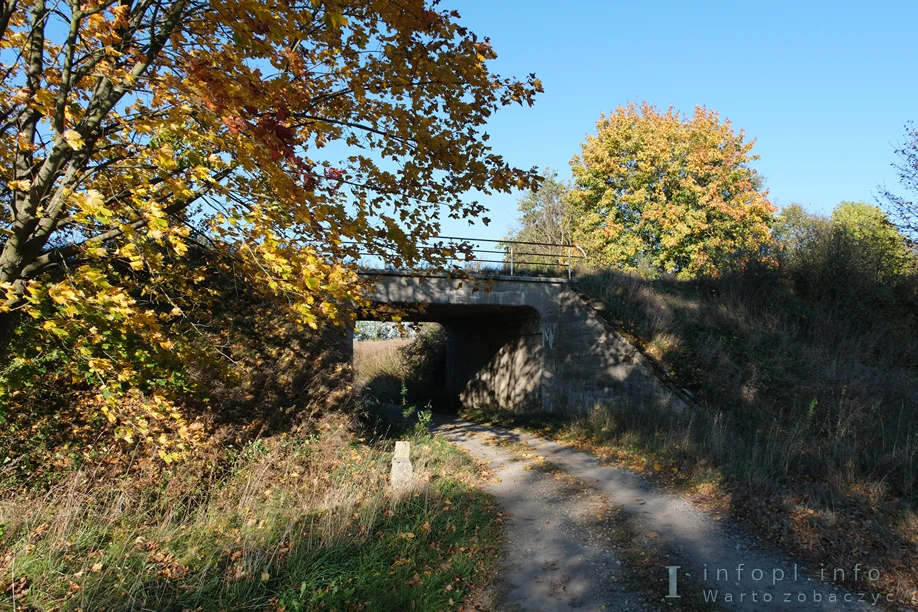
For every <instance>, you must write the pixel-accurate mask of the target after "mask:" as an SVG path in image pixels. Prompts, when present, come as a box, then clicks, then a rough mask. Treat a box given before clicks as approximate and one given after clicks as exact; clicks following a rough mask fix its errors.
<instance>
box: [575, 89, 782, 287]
mask: <svg viewBox="0 0 918 612" xmlns="http://www.w3.org/2000/svg"><path fill="white" fill-rule="evenodd" d="M596 127H597V133H596V135H595V136H588V137H587V140H586V142H584V143H583V152H582V153H581V155H579V156H576V157H574V159H573V160H572V161H571V166H572V168H573V171H574V178H575V182H576V185H575V189H574V190H573V192H572V194H571V202H572V204H573V210H574V217H573V219H574V228H573V232H574V235H575V239H576V240H577V242H578V244H580V245H581V246H583V247H584V248H586V250H587V252H588V254H589V255H590V256H591V257H592V258H594V259H595V260H597V261H599V262H601V263H605V264H611V265H615V266H618V267H621V268H623V269H625V270H642V269H643V270H646V269H649V270H651V271H654V272H658V273H675V274H678V275H679V276H680V277H683V278H689V277H693V276H696V275H700V274H711V275H717V274H719V273H721V272H723V271H726V270H730V269H738V268H742V267H743V266H744V265H746V264H748V263H749V262H750V261H753V260H757V259H761V258H762V257H763V256H764V254H763V246H764V245H766V244H768V243H769V242H770V240H771V238H770V234H769V224H770V222H771V218H772V212H773V211H774V210H775V209H774V207H773V206H772V205H771V203H770V202H769V201H768V193H767V191H765V190H763V189H762V179H761V177H760V176H759V175H758V173H757V172H756V170H755V169H753V168H752V166H751V164H752V162H753V161H755V160H756V159H758V156H757V155H753V154H752V152H751V151H752V147H753V144H754V141H752V142H745V136H744V133H743V132H742V131H740V132H739V133H738V134H736V133H734V131H733V127H732V126H731V124H730V122H729V121H721V119H720V117H719V115H718V114H717V113H715V112H713V111H708V110H707V109H705V108H703V107H698V108H696V109H695V111H694V113H693V115H692V116H691V117H690V118H689V117H685V116H684V115H681V114H680V113H678V112H677V111H676V110H674V109H673V108H669V109H668V110H666V111H665V112H661V111H660V110H658V109H657V108H656V107H654V106H651V105H650V104H647V103H643V104H642V105H640V106H638V105H637V104H634V103H630V104H628V106H626V107H619V108H618V109H616V111H615V112H614V113H612V114H611V115H609V116H608V117H606V116H602V117H601V118H600V120H599V121H598V122H597V124H596Z"/></svg>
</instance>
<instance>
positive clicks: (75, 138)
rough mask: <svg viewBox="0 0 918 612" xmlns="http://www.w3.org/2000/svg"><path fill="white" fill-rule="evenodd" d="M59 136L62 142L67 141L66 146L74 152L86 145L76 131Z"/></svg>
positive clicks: (69, 131)
mask: <svg viewBox="0 0 918 612" xmlns="http://www.w3.org/2000/svg"><path fill="white" fill-rule="evenodd" d="M61 136H63V137H64V140H65V141H67V144H68V145H70V148H71V149H73V150H74V151H79V150H80V149H82V148H83V147H84V146H86V143H85V142H83V137H82V136H81V135H80V133H79V132H77V131H76V130H67V131H66V132H64V133H63V134H61Z"/></svg>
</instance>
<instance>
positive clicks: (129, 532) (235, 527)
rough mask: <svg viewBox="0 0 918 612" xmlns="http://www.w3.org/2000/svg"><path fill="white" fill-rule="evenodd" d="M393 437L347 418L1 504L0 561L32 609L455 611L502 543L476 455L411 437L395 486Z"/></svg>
mask: <svg viewBox="0 0 918 612" xmlns="http://www.w3.org/2000/svg"><path fill="white" fill-rule="evenodd" d="M391 445H392V441H391V440H388V439H376V440H373V441H371V442H368V441H365V440H361V439H360V438H357V437H356V434H353V433H351V432H350V431H349V430H348V429H347V427H345V426H344V424H342V423H340V422H339V423H334V422H330V423H328V424H327V427H326V431H324V432H323V433H322V434H321V435H319V436H312V437H310V438H306V439H298V438H296V437H293V436H277V437H275V438H269V439H264V440H260V441H258V442H256V443H253V444H251V445H249V446H247V447H246V448H244V449H243V450H242V451H241V452H239V453H237V454H236V456H235V457H234V458H232V460H228V461H226V462H225V463H223V464H221V465H214V464H212V465H210V466H206V465H203V464H199V465H185V466H180V467H178V468H175V469H173V470H172V472H171V473H167V474H163V475H161V476H149V477H147V475H145V474H133V475H131V476H129V477H125V478H123V479H121V480H119V481H117V482H89V481H88V479H91V476H90V475H89V474H85V473H76V474H72V475H70V476H69V477H68V478H66V479H64V481H63V482H62V483H61V484H60V485H58V486H56V487H55V488H54V489H52V490H51V491H49V492H48V493H47V494H45V495H44V496H42V497H35V496H34V495H33V496H31V497H27V496H25V494H23V495H22V496H19V497H16V496H9V497H7V498H6V499H4V500H3V501H2V502H0V524H3V525H4V529H3V531H4V532H3V533H2V535H0V572H2V580H3V583H4V584H6V585H10V584H16V585H17V586H16V588H15V590H13V591H11V590H10V589H7V590H6V591H5V592H4V593H2V594H0V608H3V609H7V608H12V607H13V601H14V599H13V595H15V605H16V607H17V609H19V610H49V609H59V610H77V609H82V610H138V609H155V610H224V609H232V610H281V609H283V610H345V609H355V610H358V609H359V610H394V609H399V610H402V609H404V610H411V609H418V610H430V609H437V610H445V609H455V608H458V607H459V605H460V604H461V603H462V602H463V601H464V599H465V598H466V596H467V595H468V594H469V593H470V592H471V591H473V590H474V589H476V588H477V587H478V586H479V585H481V584H482V583H483V582H484V581H485V580H486V579H487V574H488V571H489V569H490V568H491V567H492V565H493V563H494V562H495V559H496V557H497V552H498V548H499V537H500V530H499V526H498V525H497V524H496V523H495V522H493V520H492V519H493V516H494V514H493V506H492V501H491V499H490V498H489V497H488V496H487V495H486V494H484V493H483V492H481V491H480V490H479V489H478V488H477V487H476V484H475V483H476V475H475V468H474V463H473V462H472V461H471V460H470V459H469V458H468V456H467V455H465V454H464V453H462V452H460V451H458V450H457V449H455V448H454V447H452V446H451V445H449V444H448V443H447V442H445V441H443V440H439V439H434V438H431V437H429V436H419V437H416V438H414V441H413V444H412V462H413V463H414V465H415V471H416V473H417V474H418V475H419V481H418V483H417V486H416V487H415V488H414V489H413V490H412V491H410V492H408V493H406V494H404V495H401V496H399V497H397V498H394V497H392V496H391V495H390V494H389V492H388V489H387V484H386V476H387V471H388V466H389V463H390V459H391Z"/></svg>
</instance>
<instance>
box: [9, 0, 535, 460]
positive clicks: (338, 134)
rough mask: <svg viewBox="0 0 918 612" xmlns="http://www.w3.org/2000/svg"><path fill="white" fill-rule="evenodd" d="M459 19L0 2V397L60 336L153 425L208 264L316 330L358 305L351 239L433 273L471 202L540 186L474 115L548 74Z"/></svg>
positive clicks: (120, 411) (202, 4) (115, 401)
mask: <svg viewBox="0 0 918 612" xmlns="http://www.w3.org/2000/svg"><path fill="white" fill-rule="evenodd" d="M458 18H459V15H458V14H457V13H455V12H448V11H444V10H441V9H439V8H438V7H437V3H436V2H432V3H431V2H427V0H406V1H405V2H390V1H389V0H357V1H351V0H349V1H343V0H311V1H304V2H298V1H296V0H292V1H291V0H267V1H264V0H205V1H197V0H63V1H62V2H54V3H49V2H47V0H31V1H30V2H23V1H22V0H0V41H2V42H0V60H2V75H0V158H2V164H0V172H2V173H3V176H2V179H3V180H2V181H0V199H2V202H3V205H4V210H3V216H2V217H0V232H2V233H0V297H2V302H0V354H3V355H5V356H6V358H5V359H4V368H3V369H2V370H0V388H2V389H3V390H2V391H0V395H3V398H0V402H2V401H6V405H7V406H10V405H12V403H11V402H13V403H14V400H15V397H14V396H15V393H16V391H15V387H16V384H14V383H16V382H17V381H19V382H21V379H22V376H20V374H22V373H23V372H26V371H27V370H28V369H29V367H30V366H34V365H35V364H36V363H37V362H38V361H40V360H41V358H42V355H48V354H49V351H51V350H52V349H53V350H54V351H57V353H56V354H57V355H58V356H60V355H63V356H64V358H63V361H64V362H68V363H70V365H69V366H68V367H70V368H72V370H73V371H72V374H73V375H74V376H79V377H86V378H87V379H91V380H92V381H94V384H96V385H97V387H98V388H99V389H101V396H104V397H105V398H107V399H106V402H105V405H106V406H107V408H105V410H106V415H107V416H108V417H109V420H110V421H112V423H120V424H121V425H120V427H122V428H121V429H120V431H121V432H122V436H123V437H125V438H126V439H130V437H131V436H133V435H137V434H141V435H146V436H147V437H148V438H149V437H150V432H151V431H152V430H151V427H152V425H150V423H152V422H153V421H156V420H162V419H167V420H168V419H172V420H180V415H179V414H178V413H177V411H176V410H175V408H174V406H173V405H172V403H171V400H170V399H169V397H168V393H167V392H165V391H163V390H162V389H163V387H164V384H165V383H164V381H165V380H166V379H167V378H168V376H166V374H168V372H164V371H163V369H162V368H163V367H164V366H162V365H161V364H171V365H169V366H168V367H170V368H174V366H175V364H176V363H181V362H183V361H187V360H189V359H194V358H195V357H194V355H195V350H193V349H194V347H193V346H192V344H193V343H192V342H190V341H189V338H191V337H193V336H194V333H195V316H196V314H195V313H196V311H197V310H200V309H202V308H206V302H207V299H208V296H209V295H210V294H212V293H213V291H214V288H213V286H212V284H208V283H206V282H205V281H206V280H207V278H208V277H209V276H211V275H213V274H214V273H216V272H217V268H218V267H221V266H222V267H223V268H224V269H230V268H231V269H232V272H233V274H234V276H235V277H236V278H237V279H239V281H238V282H244V283H246V285H247V290H250V291H256V292H258V293H260V294H262V295H264V296H267V297H269V298H270V299H272V300H273V304H275V305H276V308H277V310H276V311H275V312H273V313H272V316H277V317H283V316H286V317H291V318H294V319H296V320H297V321H299V322H301V323H302V324H304V325H308V326H313V327H315V326H316V325H318V324H319V322H321V321H322V320H328V319H331V320H346V319H348V317H349V316H350V312H351V306H352V305H353V304H354V303H355V302H356V303H359V301H360V299H361V297H360V296H361V293H360V289H359V282H358V279H357V276H356V274H355V270H356V268H355V263H354V262H355V261H356V260H357V259H358V258H359V256H360V254H362V253H370V254H375V255H378V256H380V257H382V259H383V260H384V261H385V262H386V263H391V264H395V265H399V266H413V265H416V264H418V263H420V262H422V261H424V262H428V263H432V264H433V265H443V264H444V262H445V261H446V256H447V255H449V253H448V252H447V251H446V249H445V248H444V247H443V246H442V245H440V246H434V247H421V246H418V245H419V244H423V243H425V242H427V241H428V239H429V238H431V237H432V236H435V235H436V234H437V233H438V231H439V228H440V221H441V218H442V216H443V215H448V216H449V217H452V218H470V219H471V218H474V217H477V216H480V214H481V213H482V211H483V208H482V206H481V205H480V204H478V203H477V202H473V201H467V200H466V199H464V198H463V194H464V193H466V192H468V191H470V190H480V191H482V192H485V193H489V192H491V191H495V190H496V191H507V190H509V189H510V188H512V187H523V188H528V187H531V186H532V185H534V184H535V181H536V180H537V179H536V175H535V172H534V171H533V170H521V169H517V168H514V167H511V166H510V165H508V164H507V163H506V162H505V160H504V159H503V158H502V157H501V156H499V155H497V154H495V153H494V152H493V151H492V150H491V149H490V147H489V146H488V145H487V144H486V141H487V135H486V134H485V133H484V132H483V129H482V128H483V126H484V124H485V122H486V120H487V119H488V117H489V116H490V115H491V114H492V113H493V112H494V111H495V110H497V109H498V108H500V107H501V106H504V105H509V104H513V103H520V104H524V103H525V104H532V101H533V96H534V95H535V94H536V93H537V92H538V91H540V90H541V84H540V83H539V81H538V80H537V79H536V78H535V77H534V75H530V76H529V77H528V78H526V79H523V80H518V79H513V78H501V77H499V76H498V75H495V74H493V73H492V72H491V71H490V70H489V68H488V62H489V60H492V59H494V58H495V57H496V55H495V53H494V51H493V50H492V48H491V46H490V45H489V42H488V41H487V39H480V38H478V37H477V36H476V35H475V34H474V33H472V32H470V31H468V30H467V29H466V28H464V27H463V26H461V25H460V24H459V22H458ZM484 221H485V222H487V220H486V219H484ZM189 249H191V251H189ZM200 252H206V253H209V255H208V256H207V257H201V256H198V255H195V254H196V253H200ZM17 338H19V341H17ZM26 340H27V341H26ZM24 343H25V344H26V345H27V346H23V344H24ZM68 356H69V357H68ZM59 363H60V361H59ZM17 372H18V373H19V374H17ZM125 390H130V392H131V393H134V394H135V395H136V394H137V393H138V390H140V392H139V393H140V395H141V396H142V397H141V398H140V400H139V403H140V404H141V405H142V406H144V408H143V410H145V411H146V413H142V414H141V413H137V414H135V413H127V412H125V410H126V409H125V408H124V406H125V405H127V403H126V402H123V401H120V399H119V398H122V397H123V396H124V393H126V392H128V391H125ZM11 398H12V399H11ZM133 403H137V402H132V404H133ZM138 414H139V416H138ZM0 416H2V414H0ZM179 429H180V430H181V431H182V432H183V433H182V436H184V435H185V433H187V431H188V430H189V428H187V427H185V425H184V424H182V425H180V427H179ZM189 435H190V434H189ZM162 443H163V444H164V445H167V441H166V440H165V439H164V440H163V442H162ZM171 452H172V451H170V450H166V451H165V452H164V453H163V452H161V454H164V455H165V456H171V454H170V453H171Z"/></svg>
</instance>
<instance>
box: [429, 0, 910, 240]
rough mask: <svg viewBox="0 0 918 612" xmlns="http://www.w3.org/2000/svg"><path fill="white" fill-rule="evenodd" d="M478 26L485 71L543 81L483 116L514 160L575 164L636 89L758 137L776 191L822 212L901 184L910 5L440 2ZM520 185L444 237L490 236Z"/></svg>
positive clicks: (504, 224) (561, 166) (497, 144)
mask: <svg viewBox="0 0 918 612" xmlns="http://www.w3.org/2000/svg"><path fill="white" fill-rule="evenodd" d="M441 6H442V8H447V9H452V8H455V9H457V10H458V11H459V12H460V14H461V15H462V23H464V24H465V25H467V26H468V27H470V28H471V29H472V30H473V31H474V32H476V33H477V34H478V35H479V36H487V37H489V38H490V39H491V43H492V45H493V47H494V49H495V51H496V52H497V54H498V56H499V57H498V59H497V60H496V61H495V62H494V63H493V69H494V70H495V71H497V72H498V73H500V74H502V75H504V76H509V75H514V76H521V77H522V76H525V75H526V74H528V73H530V72H534V73H536V75H537V76H538V77H539V78H540V79H541V80H542V82H543V85H544V87H545V93H544V94H542V95H541V96H539V97H537V100H536V103H535V105H534V106H533V107H532V108H528V107H524V108H520V107H510V108H506V109H504V110H502V111H501V112H499V113H497V114H496V115H494V116H493V118H492V121H491V123H490V124H489V126H488V129H487V131H488V133H489V134H490V135H491V141H490V143H491V144H492V145H493V146H494V149H495V151H497V152H498V153H501V154H503V155H504V156H505V157H506V158H507V160H508V161H509V162H511V163H512V164H514V165H517V166H519V167H523V168H528V167H530V166H533V165H535V166H550V167H553V168H556V169H557V170H558V171H559V174H560V176H562V177H569V176H570V169H569V165H568V162H569V161H570V159H571V157H572V156H573V155H574V154H576V153H578V152H579V151H580V144H581V143H582V142H583V140H584V136H586V134H588V133H593V132H594V130H595V123H596V120H597V119H598V118H599V114H600V112H603V111H605V112H606V113H608V112H610V111H612V110H614V109H615V108H616V107H617V106H619V105H622V104H625V103H626V102H628V101H629V100H647V101H649V102H651V103H653V104H656V105H657V106H659V107H663V108H665V107H667V106H669V105H673V106H675V107H676V108H677V109H679V110H681V111H683V112H691V110H692V109H693V108H694V107H695V106H696V105H703V106H707V107H708V108H709V109H712V110H716V111H718V112H719V113H720V114H721V117H725V118H728V119H730V120H731V121H732V123H733V126H734V128H737V129H740V128H742V129H744V130H745V131H746V135H747V137H749V138H755V139H756V141H757V144H756V147H755V152H757V153H758V154H759V155H760V156H761V160H759V161H758V162H757V164H756V167H757V168H758V170H759V172H760V173H761V174H762V175H763V176H764V177H765V179H766V186H767V187H768V188H769V189H770V196H771V199H772V202H773V203H775V204H777V205H778V206H783V205H786V204H789V203H791V202H799V203H801V204H803V205H804V206H805V207H807V208H808V209H810V210H812V211H816V212H822V213H826V212H829V211H831V209H832V207H833V206H834V205H835V204H837V203H838V202H839V201H841V200H868V201H872V199H873V195H874V193H876V191H877V185H878V184H881V183H884V182H885V183H886V184H888V185H890V186H893V185H896V178H895V174H894V172H893V170H892V169H891V168H890V164H891V163H892V162H894V161H895V157H894V153H893V147H894V145H895V144H896V143H897V142H899V141H901V140H902V138H903V137H904V135H905V129H904V124H905V122H906V121H907V120H910V119H911V120H915V121H916V122H918V44H916V38H915V32H914V28H915V24H916V23H918V2H916V1H915V0H910V1H907V2H906V1H882V0H880V1H878V2H866V1H865V2H850V1H846V0H838V1H836V2H823V1H811V2H800V1H799V0H798V2H784V1H765V2H745V1H739V2H669V1H667V2H634V1H632V2H618V1H611V2H580V1H568V2H557V1H553V2H548V1H544V0H490V1H484V0H443V2H442V4H441ZM518 196H519V194H512V195H510V194H507V195H505V194H500V195H497V196H490V197H487V196H486V197H483V198H481V201H482V202H483V203H485V204H486V205H487V206H488V207H489V208H490V209H491V213H490V215H489V216H490V217H491V219H492V223H491V225H490V227H487V228H485V227H481V226H476V227H474V228H472V227H469V226H468V223H467V222H452V223H445V224H444V228H443V230H444V233H445V234H450V233H452V234H453V235H457V234H458V235H462V236H469V235H474V236H475V237H481V238H499V237H500V236H502V235H503V234H504V233H505V232H506V230H507V228H508V227H510V225H511V224H512V223H513V222H514V219H515V216H516V198H517V197H518Z"/></svg>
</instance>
